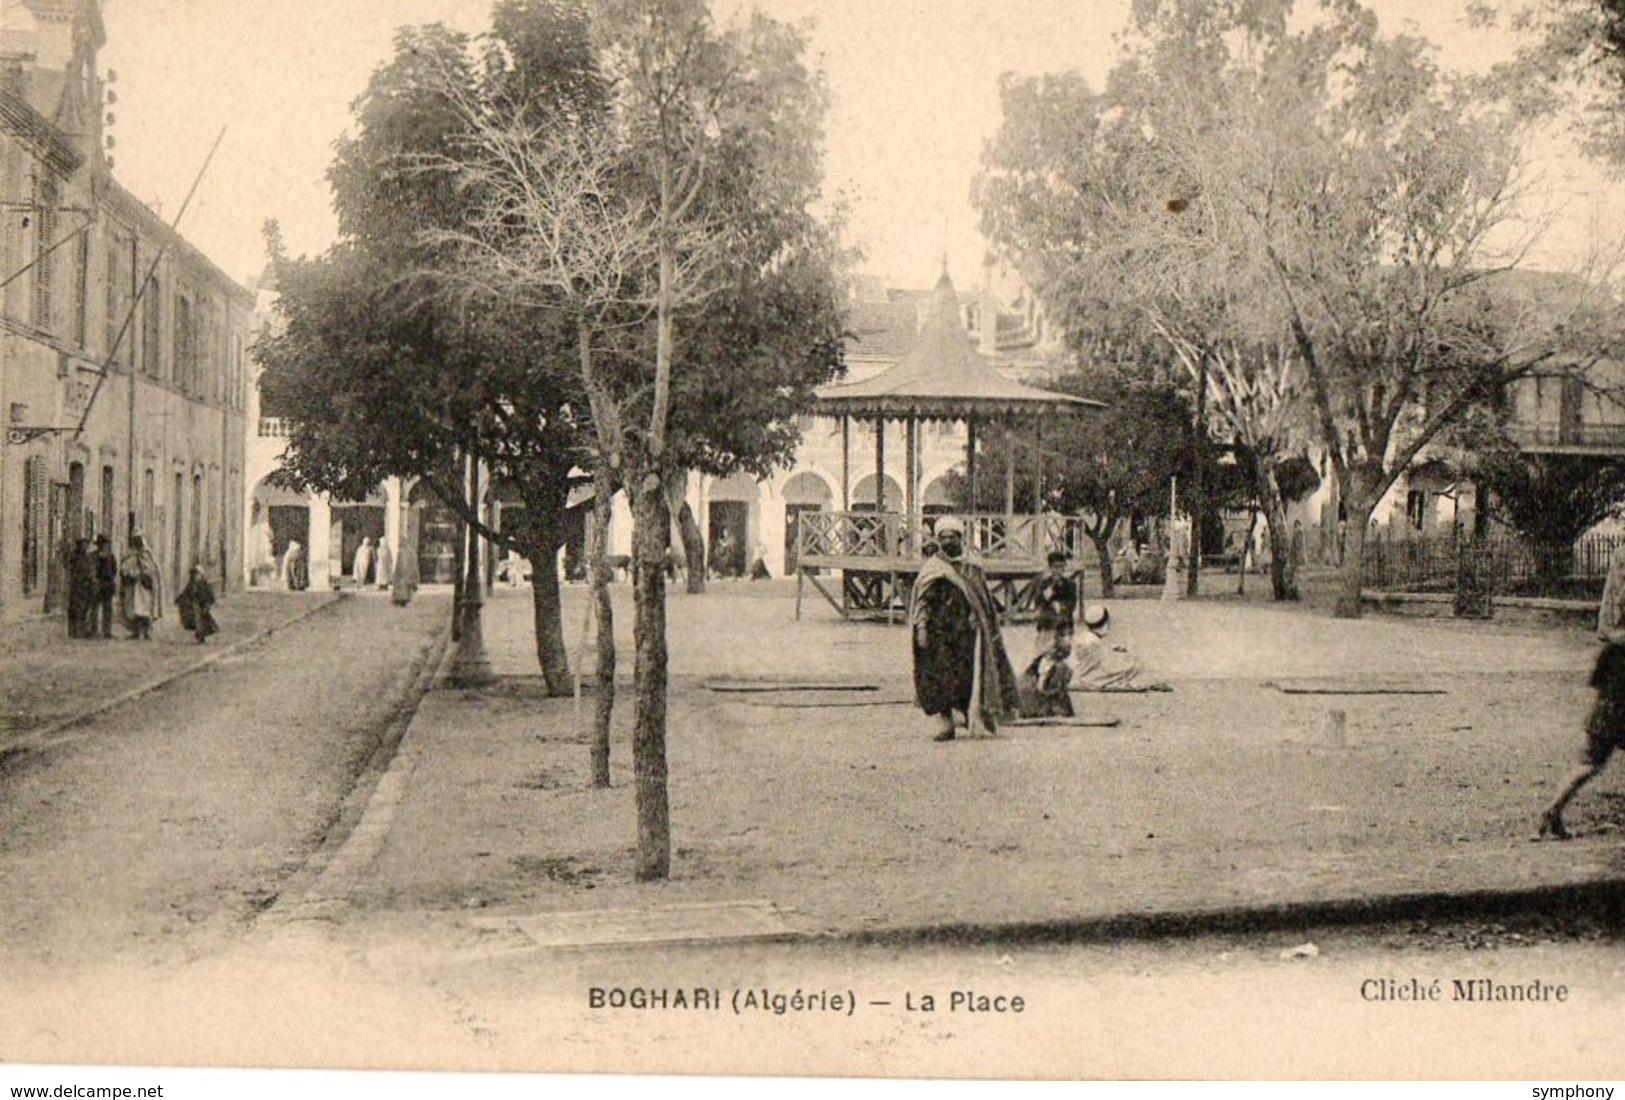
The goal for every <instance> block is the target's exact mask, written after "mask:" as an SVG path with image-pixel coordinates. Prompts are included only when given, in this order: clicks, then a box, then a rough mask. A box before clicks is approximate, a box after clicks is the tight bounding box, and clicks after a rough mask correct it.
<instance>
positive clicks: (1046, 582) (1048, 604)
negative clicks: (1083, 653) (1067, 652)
mask: <svg viewBox="0 0 1625 1100" xmlns="http://www.w3.org/2000/svg"><path fill="white" fill-rule="evenodd" d="M1071 560H1072V559H1071V558H1069V557H1068V556H1067V553H1066V551H1064V550H1051V551H1050V554H1049V569H1048V570H1047V571H1046V572H1044V573H1040V574H1039V576H1038V580H1037V582H1036V583H1037V588H1036V591H1035V593H1034V602H1035V604H1036V606H1037V609H1038V644H1037V646H1036V648H1035V649H1034V650H1033V652H1034V653H1035V654H1038V655H1042V654H1045V653H1048V652H1049V651H1050V649H1051V647H1052V646H1053V645H1054V642H1055V635H1056V634H1058V633H1060V632H1061V631H1063V630H1064V631H1065V632H1066V633H1068V634H1071V633H1072V631H1073V628H1074V624H1075V622H1076V620H1077V614H1078V582H1077V581H1076V580H1074V579H1073V578H1072V576H1071V575H1070V574H1069V573H1068V572H1067V570H1066V567H1067V563H1068V562H1070V561H1071Z"/></svg>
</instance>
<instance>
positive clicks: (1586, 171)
mask: <svg viewBox="0 0 1625 1100" xmlns="http://www.w3.org/2000/svg"><path fill="white" fill-rule="evenodd" d="M748 3H749V0H716V5H717V7H718V8H719V10H733V9H740V8H744V7H745V6H747V4H748ZM757 6H759V7H761V8H762V9H763V10H765V11H767V12H768V13H769V14H772V15H775V16H778V17H780V18H784V19H787V20H790V21H795V22H800V21H803V20H809V19H810V20H812V21H813V25H812V27H811V31H810V33H811V43H812V55H813V58H814V60H815V61H816V62H817V63H818V64H819V65H820V66H821V67H822V68H823V70H824V71H825V73H826V75H827V77H828V80H829V83H830V87H831V90H832V92H833V95H834V99H835V103H834V107H833V109H832V112H831V114H830V116H829V118H828V124H827V134H826V147H825V168H826V174H827V175H826V191H828V192H830V193H834V192H835V191H841V192H843V193H845V194H846V195H847V196H848V198H849V199H850V200H851V203H852V210H853V219H852V236H853V237H854V239H855V243H857V244H858V245H860V246H861V247H862V249H863V251H864V253H865V256H866V261H865V264H864V269H865V270H866V271H868V272H869V273H871V274H875V275H878V276H880V277H882V278H884V279H885V280H887V282H888V285H893V286H906V287H925V286H929V285H930V284H931V283H932V282H934V281H935V279H936V277H937V275H938V274H939V272H940V270H941V263H942V260H943V257H944V256H946V258H947V260H948V264H949V269H950V271H951V272H952V273H953V275H954V277H955V280H956V281H957V282H958V283H960V285H961V286H965V285H971V284H974V283H975V282H976V281H977V280H978V279H979V278H980V267H981V263H982V259H983V257H984V255H985V254H986V251H987V249H986V245H985V243H984V242H983V241H982V239H981V236H980V234H979V232H978V231H977V226H976V214H975V211H974V209H973V208H972V206H971V203H970V199H969V193H970V188H971V181H972V179H973V178H974V176H975V174H976V172H977V169H978V167H979V162H980V157H981V152H982V147H983V143H984V142H985V141H986V140H987V139H988V138H989V137H990V136H991V135H992V134H993V133H994V131H995V130H996V129H997V128H998V125H999V103H998V80H999V76H1000V74H1001V73H1004V72H1015V73H1022V74H1033V73H1040V72H1050V71H1059V70H1063V69H1075V70H1078V71H1081V72H1082V73H1083V74H1084V75H1085V76H1087V77H1088V78H1089V79H1090V80H1091V81H1092V82H1094V83H1096V84H1097V85H1098V84H1099V83H1100V82H1101V80H1102V79H1103V78H1104V76H1105V74H1106V73H1107V71H1108V70H1109V69H1110V66H1111V62H1112V59H1113V57H1114V52H1115V43H1114V39H1115V37H1116V35H1117V34H1118V33H1119V32H1120V30H1121V29H1122V26H1123V24H1124V22H1125V20H1126V17H1127V10H1128V0H757ZM1372 6H1373V7H1374V8H1375V9H1376V10H1377V11H1378V13H1379V15H1381V16H1382V18H1383V22H1384V25H1385V26H1392V27H1396V28H1408V29H1411V30H1415V31H1419V32H1421V33H1423V34H1425V35H1426V36H1427V37H1429V38H1431V39H1433V40H1434V41H1436V42H1440V43H1441V44H1442V45H1443V46H1444V47H1445V49H1444V53H1443V56H1445V57H1446V58H1447V59H1448V60H1449V61H1450V63H1452V64H1468V65H1471V64H1478V63H1482V62H1483V61H1484V60H1485V59H1488V58H1493V57H1494V56H1495V55H1496V54H1497V52H1499V51H1500V50H1503V49H1504V47H1505V39H1504V38H1502V37H1501V36H1499V35H1498V34H1496V33H1494V32H1474V31H1469V30H1467V29H1466V28H1465V27H1464V25H1463V23H1462V20H1461V12H1462V11H1463V10H1464V9H1465V0H1377V2H1374V3H1372ZM489 9H490V5H489V0H104V14H105V19H106V23H107V33H108V44H107V46H106V47H105V48H104V50H103V52H102V64H103V68H104V70H108V69H111V70H113V71H114V72H116V74H117V79H116V81H115V82H114V83H113V85H112V86H113V88H114V90H115V91H116V94H117V97H118V102H117V103H116V104H115V105H114V106H113V107H112V108H111V110H112V112H113V114H114V117H115V121H114V123H113V125H112V126H111V127H110V128H109V131H108V132H109V133H111V134H112V135H113V136H114V139H115V142H116V145H115V147H114V149H113V150H112V154H113V157H114V160H115V175H116V176H117V177H118V178H119V180H120V181H121V182H122V183H123V184H124V185H125V186H126V187H127V188H129V189H130V190H131V191H132V192H133V193H134V194H135V195H136V196H138V197H139V198H141V199H143V200H145V201H147V202H148V203H150V204H152V205H153V206H154V207H155V208H156V209H157V210H158V211H159V212H160V214H162V215H163V216H164V217H165V218H166V219H167V218H172V217H173V216H174V214H175V212H176V210H177V209H178V208H179V206H180V203H181V201H182V200H183V198H184V197H185V195H186V192H187V190H188V188H189V187H190V186H191V184H192V180H193V178H194V176H196V174H197V173H198V171H199V169H200V167H201V166H202V164H203V161H204V158H205V156H206V155H207V154H208V151H209V148H210V146H211V145H212V144H213V143H214V141H215V138H216V137H217V136H219V135H220V134H221V132H222V130H223V131H224V138H223V140H222V141H221V144H220V148H219V151H218V152H217V153H216V155H215V158H214V160H213V161H212V162H211V163H210V165H209V168H208V171H207V172H206V173H205V175H204V178H203V181H202V183H201V185H200V187H199V189H198V193H197V196H196V197H195V198H194V199H193V202H192V205H191V207H189V208H188V210H187V211H186V214H185V217H184V219H183V220H182V222H181V225H180V230H181V232H182V233H183V234H184V235H185V236H186V237H187V238H188V239H189V240H191V241H192V242H193V243H194V244H196V245H197V246H198V247H200V248H201V249H202V250H203V251H204V252H205V253H206V254H207V255H209V256H210V258H212V259H213V260H214V261H215V262H216V263H217V264H219V265H220V267H222V268H223V269H224V270H225V271H226V272H227V273H228V274H230V275H232V276H234V277H237V278H239V279H245V280H247V279H251V278H252V277H253V276H254V275H255V274H257V273H258V271H259V270H260V269H261V268H262V267H263V266H264V261H265V256H264V243H263V238H262V236H261V232H260V227H261V225H262V223H263V222H264V220H265V219H266V218H268V217H274V218H276V219H278V221H279V222H280V223H281V225H282V229H283V234H284V237H285V239H286V240H287V242H288V245H289V248H290V249H291V250H292V251H293V252H294V253H296V254H300V253H315V252H320V251H321V250H322V249H324V248H325V247H327V245H328V244H330V243H331V242H332V239H333V234H334V219H333V215H332V211H331V203H330V199H331V195H330V192H329V190H328V187H327V182H326V178H325V172H326V169H327V166H328V164H329V163H330V161H331V159H332V151H333V142H334V141H335V140H336V139H337V138H338V137H339V136H340V135H341V134H343V133H344V132H345V131H346V129H347V128H348V127H349V125H350V104H351V103H352V102H353V101H354V99H355V98H356V96H357V95H359V94H360V93H361V91H362V90H363V89H364V88H365V86H366V83H367V80H368V77H369V76H370V75H371V73H372V72H373V70H375V69H376V68H377V67H378V66H379V65H381V64H383V63H384V62H385V61H386V60H387V59H388V58H389V57H390V56H391V54H392V46H391V42H392V38H393V35H394V32H395V29H396V28H397V27H400V26H403V25H414V24H423V23H431V22H441V23H445V24H447V25H449V26H452V27H455V28H458V29H461V30H465V31H469V32H478V31H480V30H482V29H484V28H485V26H486V25H487V24H488V15H489ZM1540 162H1541V163H1540V167H1541V170H1542V172H1543V175H1544V177H1545V180H1544V184H1543V189H1544V193H1545V195H1546V200H1545V201H1546V204H1547V205H1548V206H1550V207H1551V208H1553V209H1556V210H1558V211H1560V212H1561V213H1562V218H1561V219H1560V224H1559V225H1558V226H1556V227H1555V228H1554V229H1553V231H1551V232H1550V233H1549V234H1548V237H1547V241H1546V244H1545V246H1544V247H1543V249H1542V251H1541V253H1540V254H1539V255H1538V256H1537V257H1536V258H1537V260H1544V261H1545V262H1544V266H1562V265H1563V263H1564V262H1565V257H1566V256H1567V255H1569V254H1570V253H1572V252H1573V251H1574V250H1576V249H1578V248H1580V247H1581V246H1582V245H1583V244H1584V243H1585V242H1586V241H1587V240H1589V239H1591V238H1592V237H1593V236H1594V235H1595V234H1596V232H1597V229H1596V226H1595V225H1594V218H1593V215H1594V214H1598V213H1599V212H1600V214H1601V217H1602V219H1603V221H1604V222H1605V223H1607V227H1608V228H1612V224H1611V222H1610V218H1617V217H1619V215H1612V214H1611V213H1610V212H1611V211H1616V210H1625V201H1621V200H1625V187H1621V186H1620V185H1618V184H1614V183H1611V182H1608V181H1606V180H1604V179H1603V177H1602V176H1601V174H1600V173H1599V172H1598V171H1596V170H1595V169H1592V168H1590V167H1588V166H1586V165H1584V164H1581V163H1579V162H1578V160H1577V158H1575V157H1573V156H1571V155H1569V152H1568V148H1567V146H1566V145H1565V144H1564V143H1563V142H1562V141H1561V140H1558V141H1554V142H1551V143H1548V145H1547V147H1545V148H1543V150H1542V151H1541V153H1540ZM1621 228H1625V226H1622V227H1621Z"/></svg>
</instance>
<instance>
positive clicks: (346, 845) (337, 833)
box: [266, 626, 456, 924]
mask: <svg viewBox="0 0 1625 1100" xmlns="http://www.w3.org/2000/svg"><path fill="white" fill-rule="evenodd" d="M455 652H456V647H455V646H454V645H453V644H452V641H451V628H450V626H445V627H442V628H441V629H440V630H439V632H438V633H437V634H436V635H435V637H434V638H433V640H432V641H430V643H429V645H428V646H427V648H426V649H425V650H424V653H423V663H422V665H421V666H420V667H419V668H418V670H417V671H416V672H415V673H414V674H413V675H412V679H411V681H410V682H409V683H408V684H407V686H406V690H405V691H404V692H403V693H402V695H401V703H400V710H399V712H398V713H397V714H396V716H395V717H394V718H392V719H391V720H390V723H389V725H388V726H386V727H385V732H384V735H383V736H382V737H381V738H380V739H379V742H378V746H377V748H375V749H374V750H373V756H372V758H371V760H370V761H369V762H368V766H367V769H366V771H365V772H364V773H363V778H362V780H359V781H358V782H357V783H356V785H355V787H354V788H352V790H351V792H350V794H349V796H348V797H347V798H346V799H345V802H344V806H343V808H342V809H341V810H340V812H339V816H338V819H337V820H336V821H335V822H334V825H333V827H332V828H331V830H330V831H329V833H328V837H327V839H326V840H325V841H324V842H323V844H322V846H321V847H320V848H319V849H317V851H316V852H315V853H313V854H312V855H311V857H310V859H309V860H307V861H306V863H305V865H304V866H303V867H302V868H301V869H300V872H299V874H298V877H297V878H296V879H295V881H294V883H293V884H291V885H290V886H289V887H288V888H286V889H284V890H282V891H281V892H280V895H279V897H278V899H277V901H276V902H275V903H274V904H272V905H271V907H270V908H269V909H268V910H267V913H266V915H267V916H268V917H272V918H276V919H279V920H280V922H281V923H284V924H286V923H288V922H292V921H300V920H310V919H318V918H320V917H322V916H324V915H327V913H328V911H329V910H331V909H333V908H335V907H342V906H345V905H348V900H347V899H346V898H345V897H344V896H343V894H344V887H345V886H346V885H347V884H348V883H351V882H353V881H354V880H355V879H357V878H358V877H359V876H360V875H361V874H362V873H363V872H365V870H366V869H367V868H368V867H369V866H371V864H372V861H373V860H374V859H376V858H377V856H378V853H379V852H380V851H382V850H383V846H384V842H385V841H386V840H387V839H388V836H389V830H390V827H391V826H392V825H393V824H394V820H395V811H396V809H397V807H398V806H399V805H400V803H401V800H402V799H403V798H405V797H406V793H407V788H408V787H409V785H410V783H411V779H412V775H413V773H414V772H415V771H416V770H417V759H418V755H419V753H418V750H417V748H416V746H415V745H414V744H413V743H412V741H411V735H412V726H413V724H414V723H415V722H416V721H417V716H418V709H419V707H420V706H421V705H422V703H423V698H424V696H425V695H427V694H428V693H429V692H430V691H431V690H432V689H433V688H434V686H435V685H436V684H438V683H440V682H441V681H443V680H444V678H445V675H446V670H447V668H448V667H449V666H450V664H451V661H452V658H453V655H454V654H455ZM368 777H371V782H367V781H366V779H367V778H368Z"/></svg>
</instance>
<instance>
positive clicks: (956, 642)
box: [909, 516, 1166, 741]
mask: <svg viewBox="0 0 1625 1100" xmlns="http://www.w3.org/2000/svg"><path fill="white" fill-rule="evenodd" d="M925 550H926V560H925V562H924V564H923V565H922V566H921V568H920V573H919V576H918V577H916V578H915V581H914V591H913V593H912V596H911V598H910V603H909V625H910V628H911V630H912V635H913V637H912V642H913V653H914V694H915V700H916V702H917V703H918V704H919V706H920V709H921V710H923V711H924V712H925V713H926V714H927V715H929V716H931V717H933V718H935V719H936V720H937V732H936V740H938V741H952V740H953V739H954V738H955V737H956V736H957V731H958V729H960V728H961V727H963V728H967V729H969V728H970V727H971V726H972V724H973V723H976V722H979V723H980V725H981V726H982V728H983V729H984V730H986V731H987V732H989V733H992V732H995V731H996V730H997V729H998V725H999V722H1000V721H1001V720H1004V719H1008V718H1013V717H1018V716H1019V717H1027V718H1032V717H1070V716H1072V715H1073V713H1074V711H1073V706H1072V700H1071V696H1070V692H1071V690H1072V689H1073V688H1074V687H1078V688H1081V689H1083V690H1089V691H1113V690H1117V691H1123V690H1128V691H1134V690H1166V686H1165V685H1162V684H1145V685H1142V684H1141V683H1140V672H1141V670H1140V665H1139V662H1138V661H1136V660H1135V659H1134V658H1133V656H1132V655H1130V654H1129V652H1128V650H1127V649H1126V648H1125V647H1122V646H1115V647H1108V646H1107V645H1105V644H1104V643H1105V638H1106V636H1107V634H1108V633H1109V632H1110V630H1111V613H1110V612H1109V611H1107V609H1106V608H1105V607H1104V606H1102V605H1099V604H1091V605H1088V606H1086V607H1085V608H1084V609H1083V621H1082V625H1083V630H1082V631H1081V632H1080V631H1079V630H1078V629H1077V615H1078V584H1077V581H1076V579H1075V578H1074V576H1073V574H1072V572H1071V571H1070V570H1069V568H1068V567H1069V564H1070V562H1071V558H1070V557H1069V556H1068V555H1067V554H1066V553H1065V552H1064V551H1061V550H1056V551H1052V552H1051V553H1050V554H1049V557H1048V562H1047V565H1048V568H1047V569H1046V570H1045V572H1044V573H1043V574H1042V575H1040V576H1039V577H1038V578H1037V580H1036V581H1035V582H1034V602H1035V605H1036V609H1037V614H1038V624H1037V639H1036V640H1037V645H1036V647H1035V654H1034V656H1033V657H1032V659H1031V661H1029V662H1028V663H1027V664H1026V665H1025V667H1024V668H1023V671H1022V673H1021V675H1020V676H1017V675H1016V673H1015V670H1014V666H1013V665H1012V664H1011V662H1010V658H1009V655H1008V652H1007V651H1006V647H1005V643H1004V637H1003V634H1002V632H1001V631H1000V628H999V618H998V608H997V607H996V606H995V604H994V601H993V596H992V593H991V591H990V590H989V589H988V585H987V575H986V567H985V565H984V564H983V562H982V560H981V559H980V557H978V555H977V554H976V552H975V551H974V550H971V549H970V548H968V547H967V546H966V544H965V525H964V523H963V521H961V520H960V519H958V518H957V517H954V516H944V517H943V518H941V519H939V520H938V521H937V523H936V526H935V529H934V530H933V532H932V539H931V542H930V543H929V544H928V545H927V546H926V548H925Z"/></svg>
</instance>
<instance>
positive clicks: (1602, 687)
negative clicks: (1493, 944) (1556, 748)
mask: <svg viewBox="0 0 1625 1100" xmlns="http://www.w3.org/2000/svg"><path fill="white" fill-rule="evenodd" d="M1597 637H1598V639H1599V640H1601V642H1602V643H1603V647H1602V652H1601V653H1599V654H1597V663H1596V665H1595V666H1593V668H1592V670H1591V686H1592V687H1593V688H1595V689H1596V691H1597V701H1596V703H1595V704H1594V705H1593V706H1592V708H1591V717H1590V718H1589V719H1588V720H1587V722H1586V744H1585V748H1584V749H1583V750H1582V752H1581V754H1580V762H1579V764H1578V765H1576V767H1575V769H1574V770H1573V771H1572V772H1570V773H1569V776H1568V778H1567V779H1565V780H1564V781H1563V789H1562V790H1561V791H1559V792H1558V795H1557V798H1556V799H1554V800H1553V801H1552V804H1551V805H1550V806H1549V807H1547V809H1546V812H1545V813H1543V814H1542V815H1541V816H1540V839H1542V840H1546V839H1551V840H1567V839H1569V831H1568V828H1567V827H1566V826H1565V825H1564V824H1563V811H1564V810H1565V809H1566V808H1567V807H1568V804H1569V801H1570V800H1571V799H1573V798H1574V796H1575V795H1577V794H1579V793H1580V788H1581V787H1583V786H1585V785H1586V784H1587V783H1589V782H1591V781H1592V780H1593V779H1595V778H1596V777H1597V776H1598V774H1600V773H1601V772H1602V769H1603V768H1604V767H1606V766H1607V764H1608V761H1609V759H1610V758H1612V757H1613V755H1614V753H1615V751H1616V750H1618V749H1622V748H1625V546H1621V547H1619V548H1618V549H1617V550H1615V551H1614V557H1613V560H1612V561H1610V562H1609V565H1608V579H1607V580H1606V581H1604V582H1603V589H1602V605H1601V606H1600V607H1599V608H1598V609H1597Z"/></svg>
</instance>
